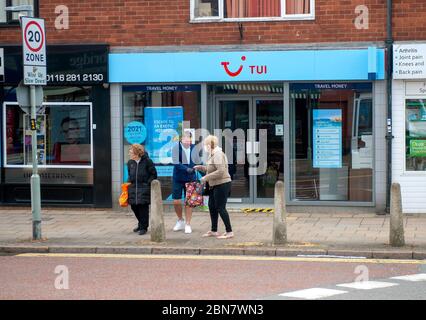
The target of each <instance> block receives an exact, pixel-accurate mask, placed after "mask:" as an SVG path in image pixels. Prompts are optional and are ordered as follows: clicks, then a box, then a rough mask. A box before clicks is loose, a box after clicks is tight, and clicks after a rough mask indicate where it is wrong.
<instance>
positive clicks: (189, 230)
mask: <svg viewBox="0 0 426 320" xmlns="http://www.w3.org/2000/svg"><path fill="white" fill-rule="evenodd" d="M181 230H185V233H186V234H190V233H192V228H191V226H190V225H189V224H186V223H185V220H183V219H182V220H178V221H177V222H176V224H175V226H174V228H173V231H181Z"/></svg>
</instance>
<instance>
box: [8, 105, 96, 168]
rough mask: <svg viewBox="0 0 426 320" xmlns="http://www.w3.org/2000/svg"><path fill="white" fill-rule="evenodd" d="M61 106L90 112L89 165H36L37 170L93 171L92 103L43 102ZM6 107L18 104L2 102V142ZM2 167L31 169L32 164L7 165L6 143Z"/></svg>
mask: <svg viewBox="0 0 426 320" xmlns="http://www.w3.org/2000/svg"><path fill="white" fill-rule="evenodd" d="M63 105H72V106H88V107H89V110H90V112H89V113H90V165H62V164H60V165H51V164H45V165H40V164H39V165H38V167H39V168H46V169H47V168H48V169H61V168H71V169H93V168H94V153H93V147H94V142H93V103H92V102H43V106H63ZM6 106H16V107H19V104H18V102H11V101H4V102H3V121H2V125H3V131H2V135H3V141H6V139H7V138H6V133H7V128H6ZM3 167H4V168H32V167H33V165H32V164H27V165H25V164H8V163H7V143H4V144H3Z"/></svg>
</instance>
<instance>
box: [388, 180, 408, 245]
mask: <svg viewBox="0 0 426 320" xmlns="http://www.w3.org/2000/svg"><path fill="white" fill-rule="evenodd" d="M389 243H390V245H391V246H392V247H402V246H404V245H405V238H404V214H403V213H402V202H401V186H400V184H399V183H392V187H391V203H390V233H389Z"/></svg>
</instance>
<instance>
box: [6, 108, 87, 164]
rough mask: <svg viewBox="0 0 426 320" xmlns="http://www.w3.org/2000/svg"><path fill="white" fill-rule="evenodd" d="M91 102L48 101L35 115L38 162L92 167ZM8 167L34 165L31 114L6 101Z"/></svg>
mask: <svg viewBox="0 0 426 320" xmlns="http://www.w3.org/2000/svg"><path fill="white" fill-rule="evenodd" d="M91 114H92V105H91V103H75V102H71V103H66V102H57V103H54V102H47V103H44V104H43V107H41V108H38V110H37V118H36V128H37V157H38V164H39V165H40V166H44V167H92V164H93V160H92V159H93V150H92V140H93V139H92V117H91ZM3 119H4V120H3V121H4V123H3V126H4V128H5V131H4V135H5V138H4V141H5V145H4V154H5V159H6V164H5V166H6V167H23V166H31V165H32V141H31V130H30V116H29V115H28V113H26V112H24V111H23V110H22V109H21V108H20V107H19V106H18V105H17V103H9V102H6V103H5V107H4V117H3Z"/></svg>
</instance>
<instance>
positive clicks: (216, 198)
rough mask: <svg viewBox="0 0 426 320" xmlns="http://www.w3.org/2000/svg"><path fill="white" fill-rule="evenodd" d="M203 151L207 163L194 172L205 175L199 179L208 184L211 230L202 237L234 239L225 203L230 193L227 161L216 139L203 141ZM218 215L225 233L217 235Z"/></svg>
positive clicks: (197, 167)
mask: <svg viewBox="0 0 426 320" xmlns="http://www.w3.org/2000/svg"><path fill="white" fill-rule="evenodd" d="M204 151H205V152H206V153H207V155H208V158H207V163H206V165H205V166H195V167H194V169H195V170H199V171H203V172H205V173H206V175H205V176H203V177H202V178H201V182H203V183H206V182H207V183H208V184H209V211H210V218H211V222H212V227H211V230H210V231H208V232H207V233H205V234H204V235H203V237H217V238H218V239H229V238H233V237H234V233H233V232H232V226H231V221H230V219H229V214H228V211H227V210H226V203H227V201H228V197H229V195H230V193H231V176H230V175H229V172H228V159H227V157H226V155H225V153H224V152H223V151H222V149H221V148H220V147H219V146H218V139H217V137H215V136H212V135H210V136H208V137H206V138H205V139H204ZM219 215H220V217H221V219H222V220H223V223H224V224H225V228H226V232H225V233H224V234H222V235H221V234H219V233H218V232H217V224H218V220H219Z"/></svg>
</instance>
